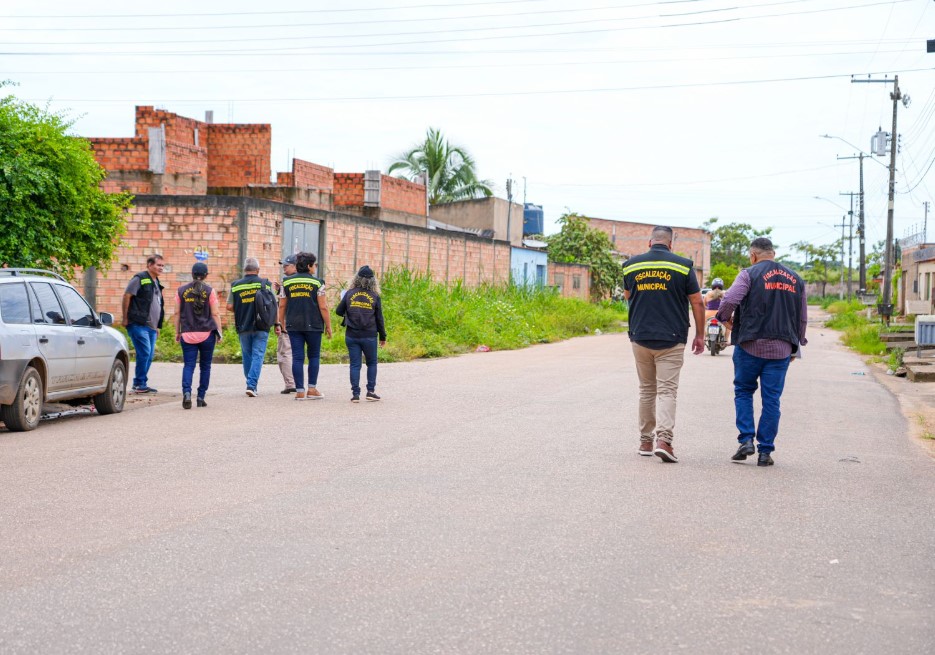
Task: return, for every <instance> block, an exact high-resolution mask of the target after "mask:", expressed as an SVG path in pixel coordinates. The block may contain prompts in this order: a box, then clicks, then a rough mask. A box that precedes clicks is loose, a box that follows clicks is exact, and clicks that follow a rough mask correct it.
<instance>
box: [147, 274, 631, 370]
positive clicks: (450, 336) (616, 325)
mask: <svg viewBox="0 0 935 655" xmlns="http://www.w3.org/2000/svg"><path fill="white" fill-rule="evenodd" d="M381 283H382V284H381V286H382V289H381V295H382V297H383V311H384V318H385V319H386V330H387V334H388V338H387V344H386V348H381V349H380V361H386V362H397V361H408V360H412V359H419V358H422V357H446V356H449V355H456V354H459V353H466V352H471V351H473V350H475V349H476V348H477V347H478V346H481V345H484V346H487V347H488V348H490V349H491V350H510V349H515V348H524V347H526V346H529V345H532V344H535V343H549V342H552V341H560V340H562V339H568V338H570V337H575V336H579V335H583V334H588V333H592V332H594V330H597V329H600V330H602V331H605V332H608V331H614V330H620V329H622V328H623V326H624V324H625V322H626V320H627V312H626V308H625V306H623V305H622V304H620V303H610V302H602V303H598V304H594V303H588V302H584V301H582V300H574V299H570V298H562V297H560V296H558V295H557V294H556V293H555V292H554V291H553V290H551V289H525V288H522V287H516V286H512V285H501V286H482V287H479V288H476V289H468V288H466V287H464V286H462V285H461V284H455V285H453V286H445V285H444V284H441V283H438V282H433V281H431V280H430V279H429V278H428V277H426V276H425V275H421V274H416V273H411V272H409V271H406V270H396V271H391V272H388V273H387V274H386V275H385V276H384V278H383V279H382V280H381ZM332 310H333V308H332ZM340 322H341V321H340V317H338V316H336V315H334V313H333V311H332V316H331V324H332V326H333V328H334V337H333V338H332V339H331V340H330V341H329V340H328V339H324V340H323V343H322V362H323V363H337V362H342V361H347V350H346V348H345V346H344V328H342V327H341V326H340ZM215 357H216V358H217V360H218V361H225V362H240V361H241V354H240V342H239V341H238V339H237V334H236V332H235V331H234V330H233V328H230V329H226V330H225V331H224V339H223V341H222V342H221V343H220V344H219V345H218V347H217V349H216V351H215ZM156 359H157V361H176V362H179V361H182V349H181V347H180V346H179V345H178V344H177V343H176V341H175V331H174V330H173V329H172V326H166V328H165V329H163V330H162V331H161V332H160V335H159V342H158V344H157V347H156ZM266 359H267V362H270V363H272V362H275V361H276V335H275V334H271V335H270V343H269V346H268V348H267V350H266Z"/></svg>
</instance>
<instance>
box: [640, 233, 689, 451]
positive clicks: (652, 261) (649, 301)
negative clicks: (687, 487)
mask: <svg viewBox="0 0 935 655" xmlns="http://www.w3.org/2000/svg"><path fill="white" fill-rule="evenodd" d="M671 249H672V228H670V227H663V226H660V227H655V228H653V232H652V237H651V238H650V241H649V252H646V253H644V254H642V255H637V256H635V257H631V258H630V259H628V260H627V262H626V264H624V267H623V295H624V297H626V299H627V301H628V302H629V306H630V325H629V334H630V341H631V342H632V347H633V358H634V359H635V360H636V373H637V375H638V376H639V379H640V405H639V408H640V414H639V415H640V448H639V451H638V452H639V454H640V455H644V456H647V457H651V456H652V455H656V457H658V458H660V459H661V460H662V461H663V462H673V463H674V462H677V461H679V460H678V457H676V456H675V452H674V451H673V450H672V439H673V430H674V428H675V400H676V396H677V395H678V388H679V373H680V372H681V370H682V363H683V362H684V359H685V344H686V343H687V342H688V329H689V327H690V324H689V321H688V308H689V305H691V313H692V315H693V316H694V319H695V338H694V339H693V340H692V352H693V353H695V354H696V355H700V354H701V353H702V352H703V351H704V302H703V301H702V299H701V288H700V287H699V286H698V277H697V276H696V275H695V268H694V264H693V263H692V261H691V260H690V259H686V258H684V257H679V256H678V255H676V254H674V253H673V252H672V250H671ZM654 437H655V441H656V443H655V448H654V447H653V438H654Z"/></svg>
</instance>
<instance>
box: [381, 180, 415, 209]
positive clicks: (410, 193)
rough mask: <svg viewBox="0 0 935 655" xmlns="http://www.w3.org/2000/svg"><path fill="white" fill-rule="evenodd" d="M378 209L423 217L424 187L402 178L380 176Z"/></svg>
mask: <svg viewBox="0 0 935 655" xmlns="http://www.w3.org/2000/svg"><path fill="white" fill-rule="evenodd" d="M380 207H381V209H389V210H393V211H400V212H406V213H408V214H417V215H419V216H425V215H426V202H425V186H423V185H421V184H416V183H415V182H410V181H409V180H404V179H402V178H398V177H391V176H389V175H381V176H380Z"/></svg>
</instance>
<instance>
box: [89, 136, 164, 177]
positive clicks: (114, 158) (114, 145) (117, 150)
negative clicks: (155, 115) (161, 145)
mask: <svg viewBox="0 0 935 655" xmlns="http://www.w3.org/2000/svg"><path fill="white" fill-rule="evenodd" d="M88 141H89V142H90V143H91V148H92V149H93V150H94V158H95V159H97V163H98V164H100V165H101V166H102V167H104V169H106V170H107V171H116V170H136V171H145V170H148V169H149V140H148V139H140V138H136V139H122V138H121V139H109V138H101V139H88Z"/></svg>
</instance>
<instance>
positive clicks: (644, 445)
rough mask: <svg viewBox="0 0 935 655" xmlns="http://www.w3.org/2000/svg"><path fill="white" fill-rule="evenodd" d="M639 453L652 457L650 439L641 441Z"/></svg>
mask: <svg viewBox="0 0 935 655" xmlns="http://www.w3.org/2000/svg"><path fill="white" fill-rule="evenodd" d="M639 453H640V455H642V456H643V457H652V456H653V442H652V441H641V442H640V450H639Z"/></svg>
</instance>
